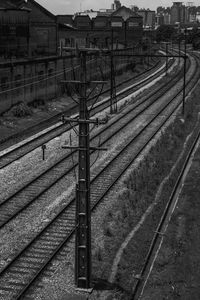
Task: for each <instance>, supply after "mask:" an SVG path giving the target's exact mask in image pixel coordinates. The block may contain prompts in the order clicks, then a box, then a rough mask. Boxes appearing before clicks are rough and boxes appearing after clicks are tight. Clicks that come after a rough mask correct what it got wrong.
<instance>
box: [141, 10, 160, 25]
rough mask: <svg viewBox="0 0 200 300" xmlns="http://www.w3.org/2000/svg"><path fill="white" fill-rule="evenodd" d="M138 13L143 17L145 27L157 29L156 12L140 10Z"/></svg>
mask: <svg viewBox="0 0 200 300" xmlns="http://www.w3.org/2000/svg"><path fill="white" fill-rule="evenodd" d="M137 13H138V14H139V15H140V16H142V17H143V25H144V27H151V28H154V27H155V23H156V13H155V11H154V10H150V9H142V10H138V12H137Z"/></svg>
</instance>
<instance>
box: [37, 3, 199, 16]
mask: <svg viewBox="0 0 200 300" xmlns="http://www.w3.org/2000/svg"><path fill="white" fill-rule="evenodd" d="M36 1H37V2H38V3H40V4H41V5H42V6H44V7H45V8H47V9H48V10H49V11H50V12H52V13H53V14H74V13H75V12H78V11H80V10H82V11H83V10H86V9H93V10H98V9H100V8H111V4H112V3H113V2H114V0H113V1H112V0H56V1H55V0H36ZM173 1H177V0H173ZM173 1H170V0H162V1H161V0H152V1H149V0H134V1H133V0H121V4H122V5H125V6H127V7H129V6H130V5H136V6H138V7H139V8H150V9H153V10H155V9H156V7H158V6H165V7H167V6H172V2H173ZM189 1H192V0H188V1H187V2H189ZM198 1H199V0H194V1H193V2H194V5H197V2H198ZM185 3H186V2H185ZM198 5H199V4H198Z"/></svg>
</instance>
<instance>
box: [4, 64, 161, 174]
mask: <svg viewBox="0 0 200 300" xmlns="http://www.w3.org/2000/svg"><path fill="white" fill-rule="evenodd" d="M159 65H160V63H159V62H157V63H156V64H155V65H154V66H153V67H151V68H149V69H147V70H145V71H144V72H142V73H140V74H138V75H136V76H134V77H133V78H129V79H126V80H124V81H123V82H120V83H118V84H117V87H118V88H119V87H121V86H123V85H124V84H126V83H128V82H130V81H132V80H134V79H138V80H139V78H140V77H142V76H144V75H145V74H146V73H147V74H148V73H151V72H153V71H154V70H156V69H158V68H159ZM109 91H110V89H106V90H104V91H103V92H102V93H101V96H102V95H105V94H106V93H108V92H109ZM94 99H95V97H93V98H91V100H90V101H89V103H88V104H89V105H90V103H92V100H94ZM77 109H78V108H77V105H76V104H73V105H72V107H71V108H68V109H67V110H66V111H63V112H62V113H59V114H56V115H55V116H53V117H51V118H49V119H47V120H45V121H42V122H40V123H39V124H37V125H34V126H32V127H29V128H28V129H25V130H24V131H21V132H20V133H19V134H18V133H17V134H15V135H12V136H11V137H10V138H9V139H13V140H16V139H17V138H18V136H20V135H21V136H23V135H25V133H28V134H30V131H31V132H33V134H36V132H35V131H36V128H37V129H38V130H39V127H40V130H44V129H45V127H49V126H50V124H51V126H53V125H54V124H55V123H57V122H58V121H59V118H61V116H62V115H63V114H64V115H66V114H67V115H69V114H74V113H76V112H77ZM63 127H64V125H63V124H61V125H60V126H59V127H58V128H57V130H58V129H60V130H61V132H58V133H57V134H56V133H54V134H53V137H56V136H57V135H60V134H62V133H63V132H65V131H66V130H69V129H68V127H67V128H66V129H65V127H64V128H63ZM34 132H35V133H34ZM49 133H50V131H49ZM46 135H48V133H44V134H41V135H40V137H39V138H43V137H45V136H46ZM39 138H38V139H39ZM50 139H51V137H50V138H48V137H47V138H46V139H45V140H44V141H41V142H39V144H38V145H36V146H32V148H31V151H32V150H34V149H35V148H36V147H39V146H41V145H42V143H46V142H48V141H49V140H50ZM35 140H37V139H35ZM3 142H5V141H3V140H1V141H0V143H1V144H2V143H3ZM32 142H33V141H29V142H27V143H26V145H27V146H28V145H30V144H31V143H32ZM23 146H24V145H23ZM20 148H21V147H18V149H19V151H21V150H20ZM14 152H16V149H13V150H11V151H9V152H7V153H5V154H3V155H1V156H0V169H1V168H3V167H5V166H7V165H8V164H10V163H12V162H13V161H15V160H16V159H19V158H20V157H22V156H24V155H25V154H27V153H29V152H30V151H29V150H26V151H23V152H22V153H20V154H19V155H18V156H17V158H16V159H14V158H11V159H10V160H9V156H10V155H12V154H13V153H14ZM3 159H4V160H5V162H2V160H3ZM7 160H8V162H7Z"/></svg>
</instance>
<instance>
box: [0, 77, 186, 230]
mask: <svg viewBox="0 0 200 300" xmlns="http://www.w3.org/2000/svg"><path fill="white" fill-rule="evenodd" d="M179 76H181V75H179ZM179 79H180V78H179V77H178V76H176V77H175V79H174V80H173V81H172V80H171V81H170V82H168V84H165V85H164V88H163V86H162V87H160V88H159V89H158V90H157V91H153V92H152V93H151V94H149V95H148V97H147V98H146V97H145V98H144V99H142V100H141V101H139V102H138V103H136V104H134V105H133V107H132V109H131V110H129V111H127V113H126V114H123V115H121V116H120V115H119V117H118V118H117V119H116V120H115V121H114V122H113V121H112V122H111V123H110V124H109V125H108V126H106V127H104V128H102V129H101V131H100V132H98V133H97V134H96V135H94V137H92V138H91V141H94V140H95V139H96V138H98V136H99V135H102V133H104V132H106V131H107V130H108V129H109V128H111V127H113V124H116V125H117V126H118V127H119V125H118V122H119V120H123V119H124V118H125V116H126V115H130V116H131V118H130V120H129V121H128V122H127V121H126V120H125V122H124V125H120V128H119V129H118V131H119V130H122V129H123V128H124V127H125V126H127V125H128V124H129V123H130V122H132V121H133V120H134V119H135V118H136V117H137V116H138V115H139V114H141V113H142V112H143V111H144V110H146V109H147V108H148V107H149V106H150V105H152V101H154V102H155V101H158V100H159V98H160V97H161V96H162V95H163V94H164V93H165V92H167V91H168V90H169V89H170V88H171V87H172V86H174V84H175V83H176V82H178V81H179ZM172 82H173V83H172ZM151 97H153V99H151ZM155 97H156V98H155ZM143 104H145V105H146V106H145V107H143V108H142V110H140V111H139V112H137V113H136V114H133V115H132V112H133V111H134V110H135V109H137V108H139V107H140V106H141V105H143ZM118 131H116V130H114V132H110V133H109V136H108V137H107V138H106V139H105V138H104V141H102V142H101V146H102V145H103V144H105V143H106V142H107V141H108V140H109V139H111V138H112V137H113V136H114V135H115V134H116V133H118ZM93 152H94V151H93ZM75 153H76V150H74V151H72V153H70V154H67V155H66V156H64V157H63V158H62V159H61V160H59V161H58V162H57V163H56V164H54V165H53V166H51V167H50V168H48V169H47V170H46V171H44V172H43V173H42V174H40V175H39V176H37V177H36V178H35V179H33V180H31V181H30V182H28V183H26V185H24V186H23V187H22V188H20V189H19V190H18V191H17V192H15V193H14V194H13V195H11V196H10V197H9V198H7V199H5V200H4V201H2V202H1V203H0V228H2V227H3V226H5V225H6V224H7V223H8V222H10V221H11V220H12V219H13V218H15V217H16V216H17V215H18V214H20V213H21V212H22V211H24V210H25V209H27V208H28V207H29V206H30V205H31V204H32V203H33V202H35V201H36V200H37V199H38V198H39V197H41V196H42V195H43V194H44V193H45V192H47V190H49V189H50V188H51V187H52V186H54V185H55V184H56V183H57V182H58V181H60V180H61V179H62V178H64V177H65V176H66V175H67V174H69V173H70V172H71V171H72V170H73V169H74V168H75V167H76V166H77V163H75V165H74V166H72V167H71V168H69V169H68V170H67V171H66V170H65V168H66V167H65V164H66V160H67V159H69V158H71V155H72V154H73V155H74V154H75ZM62 165H63V166H62ZM63 168H64V171H63ZM58 169H59V171H57V170H58ZM54 170H56V172H55V173H56V174H57V173H58V175H56V177H55V176H54V173H53V172H54ZM45 176H48V177H47V178H48V179H46V180H45ZM43 177H44V179H43ZM41 181H43V182H44V183H43V184H42V182H41ZM38 182H39V188H34V186H37V184H38ZM46 182H47V183H46ZM34 189H35V190H36V194H35V195H34V192H33V190H34ZM29 190H30V191H31V192H29Z"/></svg>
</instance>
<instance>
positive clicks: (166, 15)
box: [163, 13, 171, 25]
mask: <svg viewBox="0 0 200 300" xmlns="http://www.w3.org/2000/svg"><path fill="white" fill-rule="evenodd" d="M163 18H164V24H165V25H170V24H171V14H169V13H164V14H163Z"/></svg>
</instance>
